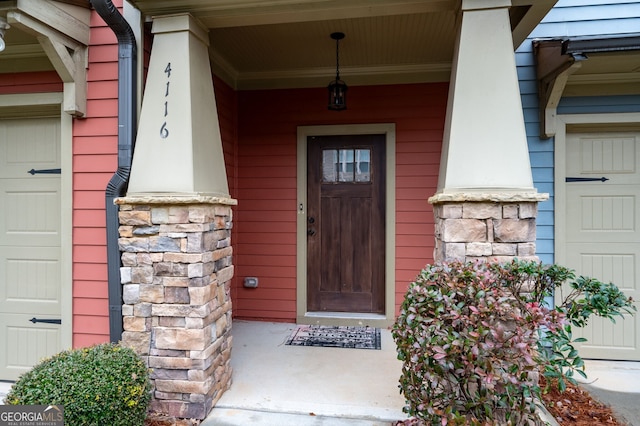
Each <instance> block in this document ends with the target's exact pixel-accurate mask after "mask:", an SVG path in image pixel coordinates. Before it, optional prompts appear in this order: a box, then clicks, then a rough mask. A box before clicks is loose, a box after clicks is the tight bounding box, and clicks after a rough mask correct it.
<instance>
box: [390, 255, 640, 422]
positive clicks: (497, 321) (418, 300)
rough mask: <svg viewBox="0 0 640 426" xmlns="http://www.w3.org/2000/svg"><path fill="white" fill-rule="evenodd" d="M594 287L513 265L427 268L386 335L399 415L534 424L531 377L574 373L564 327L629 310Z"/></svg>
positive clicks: (606, 288)
mask: <svg viewBox="0 0 640 426" xmlns="http://www.w3.org/2000/svg"><path fill="white" fill-rule="evenodd" d="M567 280H569V281H571V283H570V286H571V288H572V289H574V291H572V292H571V294H570V295H569V296H567V298H565V299H564V300H563V301H562V303H561V304H560V306H559V307H557V308H549V307H547V306H546V305H545V303H544V299H545V297H547V296H550V295H552V294H553V291H554V290H555V289H556V288H557V287H559V286H560V285H561V284H562V283H563V282H564V281H567ZM587 283H588V284H587ZM597 283H599V282H597V280H593V279H584V278H583V277H580V279H578V280H575V279H574V275H573V271H570V270H568V269H566V268H563V267H560V266H556V265H550V266H543V265H542V264H539V263H535V262H521V261H517V260H515V261H513V262H511V263H507V264H482V263H451V264H443V265H428V266H427V267H426V268H425V269H424V270H423V271H421V273H420V274H419V275H418V277H417V278H416V281H415V282H414V283H412V284H411V285H410V286H409V289H408V291H407V294H406V297H405V300H404V302H403V304H402V307H401V310H400V314H399V316H398V318H397V320H396V323H395V325H394V327H393V337H394V340H395V342H396V345H397V350H398V358H399V359H400V360H402V361H403V368H402V376H401V379H400V389H401V392H402V393H403V394H404V396H405V399H406V400H407V405H406V406H405V409H404V410H405V412H406V413H408V414H409V415H411V416H414V417H417V418H418V419H420V420H422V421H425V422H426V423H428V424H437V425H446V424H475V425H483V424H487V423H489V424H513V425H516V424H525V423H527V422H535V414H534V409H535V400H536V398H535V397H536V396H539V395H540V392H541V390H540V388H539V387H538V385H537V380H536V375H535V374H532V373H534V372H537V371H543V373H544V374H545V375H546V376H550V377H560V378H562V375H563V374H568V377H569V379H570V380H572V379H571V375H572V373H573V371H574V370H577V371H580V372H581V373H583V372H582V370H581V368H582V367H583V362H582V359H580V357H579V356H578V353H577V351H576V350H575V349H574V348H573V345H572V343H573V342H575V340H574V341H572V340H571V325H572V324H573V325H580V326H582V325H584V323H585V322H586V319H587V318H588V317H589V316H590V315H592V314H596V315H602V316H605V317H608V318H612V319H613V317H614V316H617V315H622V313H621V312H622V311H627V312H630V311H631V310H632V307H633V305H632V304H631V300H630V299H628V298H625V297H624V295H622V293H621V292H620V291H619V290H618V289H617V287H615V286H613V285H612V284H606V285H605V284H602V283H599V284H597ZM602 293H604V294H602ZM584 294H586V296H583V295H584ZM596 294H598V295H599V296H597V297H596ZM603 297H604V298H605V299H604V300H603Z"/></svg>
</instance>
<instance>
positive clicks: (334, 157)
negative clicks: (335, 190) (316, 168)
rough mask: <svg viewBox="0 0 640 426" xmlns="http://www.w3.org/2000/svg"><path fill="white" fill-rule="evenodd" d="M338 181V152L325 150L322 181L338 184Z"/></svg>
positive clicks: (323, 152) (323, 153)
mask: <svg viewBox="0 0 640 426" xmlns="http://www.w3.org/2000/svg"><path fill="white" fill-rule="evenodd" d="M337 180H338V150H335V149H325V150H323V151H322V181H323V182H336V181H337Z"/></svg>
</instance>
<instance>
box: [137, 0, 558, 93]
mask: <svg viewBox="0 0 640 426" xmlns="http://www.w3.org/2000/svg"><path fill="white" fill-rule="evenodd" d="M555 2H556V0H537V1H533V0H513V2H512V3H513V7H512V9H511V17H512V30H513V34H514V44H516V45H519V44H520V43H521V42H522V41H523V40H524V38H526V36H527V35H528V34H529V33H530V32H531V31H532V30H533V28H534V27H535V25H537V24H538V23H539V22H540V20H541V19H542V17H544V15H545V14H546V13H547V12H548V11H549V10H550V9H551V7H552V6H553V4H555ZM132 3H133V4H134V5H135V6H136V7H138V8H139V9H140V10H141V11H142V13H143V14H144V15H146V16H147V17H153V16H159V15H167V14H174V13H184V12H189V13H191V14H192V15H194V16H195V17H196V18H198V19H199V20H200V21H201V22H202V23H203V24H204V25H205V26H206V27H207V28H209V30H210V33H209V35H210V57H211V59H212V66H213V69H214V72H215V73H216V74H217V75H218V76H220V77H222V78H223V79H224V80H225V81H227V83H229V84H230V85H231V86H232V87H234V88H236V89H264V88H285V87H318V86H325V85H326V84H328V82H329V81H330V80H332V79H333V77H334V76H335V66H336V65H335V60H336V56H335V42H334V41H333V40H331V39H330V38H329V35H330V34H331V33H332V32H335V31H341V32H343V33H345V35H346V37H345V39H343V40H342V41H340V76H341V77H342V78H343V79H344V80H345V81H346V82H347V84H348V85H350V86H352V85H363V84H396V83H413V82H426V81H448V80H449V76H450V72H451V61H452V57H453V50H454V44H455V37H456V27H457V24H456V22H457V19H458V11H459V7H460V0H132Z"/></svg>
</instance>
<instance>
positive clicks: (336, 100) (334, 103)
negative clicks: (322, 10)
mask: <svg viewBox="0 0 640 426" xmlns="http://www.w3.org/2000/svg"><path fill="white" fill-rule="evenodd" d="M331 38H332V39H334V40H335V41H336V79H335V80H333V81H332V82H331V83H329V87H328V89H329V109H330V110H333V111H342V110H343V109H347V84H346V83H345V82H344V81H342V80H340V40H342V39H343V38H344V33H339V32H338V33H331Z"/></svg>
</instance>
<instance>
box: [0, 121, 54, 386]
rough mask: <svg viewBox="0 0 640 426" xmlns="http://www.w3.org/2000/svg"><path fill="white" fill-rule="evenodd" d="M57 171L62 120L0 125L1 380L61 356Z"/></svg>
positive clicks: (11, 378) (4, 123) (15, 122)
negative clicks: (58, 353)
mask: <svg viewBox="0 0 640 426" xmlns="http://www.w3.org/2000/svg"><path fill="white" fill-rule="evenodd" d="M59 168H60V119H56V118H38V119H20V120H0V380H15V379H16V378H17V377H18V376H19V375H20V374H21V373H23V372H24V371H26V370H28V369H29V368H30V367H31V366H33V365H34V364H36V363H37V362H38V361H39V360H40V359H42V358H43V357H45V356H50V355H53V354H54V353H56V352H58V351H60V347H61V339H60V334H61V325H60V324H57V323H56V322H58V321H60V319H61V309H60V296H61V290H60V274H61V268H60V251H61V250H60V244H61V238H60V223H61V220H60V214H61V213H60V174H58V173H56V169H59ZM32 169H33V170H34V173H33V174H32V173H29V171H30V170H32ZM43 320H44V321H43Z"/></svg>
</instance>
